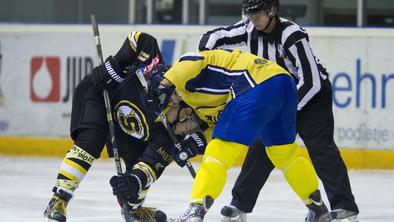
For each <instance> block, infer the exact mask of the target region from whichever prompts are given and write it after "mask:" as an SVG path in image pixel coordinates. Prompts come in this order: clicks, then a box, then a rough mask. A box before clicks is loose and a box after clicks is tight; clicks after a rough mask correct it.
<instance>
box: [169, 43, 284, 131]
mask: <svg viewBox="0 0 394 222" xmlns="http://www.w3.org/2000/svg"><path fill="white" fill-rule="evenodd" d="M281 74H286V75H290V74H289V73H288V72H287V71H286V70H285V69H283V68H281V67H280V66H279V65H277V64H275V63H273V62H272V61H270V60H266V59H263V58H261V57H258V56H255V55H252V54H250V53H242V52H240V51H239V50H233V51H228V50H210V51H202V52H195V53H188V54H185V55H183V56H182V57H181V58H180V59H179V61H178V62H177V63H175V64H174V65H173V67H172V68H171V69H170V70H168V71H167V72H166V74H165V78H166V79H168V80H169V81H170V82H171V83H172V84H174V85H175V87H176V89H177V91H178V92H179V93H180V94H181V95H182V98H183V100H184V101H185V102H186V103H187V104H189V105H190V106H191V107H193V108H194V109H195V110H196V112H197V114H198V115H199V117H200V118H201V119H202V120H204V121H205V122H207V123H208V124H209V126H210V127H213V126H214V125H215V123H216V121H217V119H218V117H219V115H220V113H221V112H222V110H223V109H224V107H225V105H226V104H227V103H228V102H229V101H230V100H231V99H233V98H235V97H237V96H239V95H241V94H242V93H244V92H245V91H247V90H248V89H250V88H253V87H254V86H256V85H258V84H259V83H261V82H264V81H266V80H268V79H270V78H271V77H273V76H276V75H281Z"/></svg>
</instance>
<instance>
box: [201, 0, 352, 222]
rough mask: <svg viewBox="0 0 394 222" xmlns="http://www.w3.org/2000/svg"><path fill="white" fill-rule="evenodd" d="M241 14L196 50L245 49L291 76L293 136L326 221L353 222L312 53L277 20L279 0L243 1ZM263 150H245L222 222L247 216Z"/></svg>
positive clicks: (299, 31) (303, 35) (328, 94)
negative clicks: (325, 206) (320, 188)
mask: <svg viewBox="0 0 394 222" xmlns="http://www.w3.org/2000/svg"><path fill="white" fill-rule="evenodd" d="M242 11H243V14H244V15H245V16H246V17H247V19H245V20H242V21H240V22H238V23H236V24H235V25H232V26H229V27H223V28H218V29H214V30H212V31H209V32H207V33H205V34H204V35H203V36H202V37H201V39H200V42H199V46H198V47H199V50H210V49H217V48H234V47H239V46H248V47H249V49H250V52H251V53H253V54H255V55H258V56H261V57H263V58H266V59H269V60H272V61H274V62H276V63H277V64H279V65H280V66H282V67H283V68H285V69H286V70H287V71H289V73H291V74H292V75H293V78H294V80H295V81H296V84H297V89H298V107H297V109H298V113H297V132H298V134H299V136H300V137H301V139H302V140H303V141H304V144H305V145H306V147H307V150H308V153H309V156H310V157H311V160H312V163H313V165H314V167H315V170H316V173H317V175H318V176H319V178H320V179H321V181H322V183H323V185H324V189H325V191H326V194H327V197H328V200H329V202H330V205H331V210H332V212H331V215H332V217H333V218H334V219H349V220H350V221H357V214H358V213H359V211H358V207H357V205H356V203H355V200H354V196H353V194H352V191H351V187H350V182H349V176H348V173H347V168H346V166H345V164H344V162H343V160H342V158H341V156H340V152H339V149H338V147H337V145H336V144H335V141H334V135H333V134H334V117H333V112H332V88H331V83H330V80H329V79H328V73H327V71H326V69H325V67H324V66H323V65H322V64H321V63H320V62H319V59H317V58H316V57H315V55H314V53H313V52H312V49H311V47H310V45H309V37H308V34H307V32H306V31H305V30H304V29H303V28H302V27H300V26H299V25H297V24H296V23H294V22H292V21H289V20H286V19H284V18H281V17H278V15H277V13H278V11H279V0H243V1H242ZM263 147H264V145H263V142H261V141H258V140H257V141H256V143H255V145H254V147H253V149H248V153H247V156H246V159H245V162H244V164H243V167H242V170H241V173H240V175H239V176H238V178H237V181H236V183H235V185H234V188H233V190H232V195H233V199H232V201H231V204H230V205H228V206H224V207H223V208H222V214H223V216H224V220H223V221H246V213H250V212H252V210H253V207H254V205H255V204H256V200H257V197H258V195H259V192H260V190H261V188H262V187H263V185H264V183H265V182H266V181H267V178H268V176H269V174H270V173H271V171H272V170H273V168H274V166H273V164H272V163H271V161H270V160H269V159H268V157H267V154H266V153H265V149H263ZM256 175H258V176H256ZM314 211H315V209H313V208H311V207H309V213H308V215H307V221H314V219H313V214H314V213H316V212H314Z"/></svg>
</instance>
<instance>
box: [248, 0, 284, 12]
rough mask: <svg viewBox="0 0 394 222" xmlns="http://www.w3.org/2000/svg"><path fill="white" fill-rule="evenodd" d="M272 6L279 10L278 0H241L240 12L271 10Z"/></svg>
mask: <svg viewBox="0 0 394 222" xmlns="http://www.w3.org/2000/svg"><path fill="white" fill-rule="evenodd" d="M274 6H275V7H276V9H277V10H279V0H242V12H243V13H245V14H250V13H254V12H258V11H271V10H272V8H273V7H274Z"/></svg>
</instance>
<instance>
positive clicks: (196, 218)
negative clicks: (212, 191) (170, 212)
mask: <svg viewBox="0 0 394 222" xmlns="http://www.w3.org/2000/svg"><path fill="white" fill-rule="evenodd" d="M213 201H214V200H213V198H212V197H210V196H206V197H205V198H204V201H203V204H199V203H191V204H190V205H189V208H187V210H186V211H185V212H184V213H183V214H182V215H181V216H179V217H178V218H177V219H171V220H170V221H169V222H202V221H203V220H204V216H205V214H206V213H207V211H208V209H209V208H210V207H211V206H212V204H213Z"/></svg>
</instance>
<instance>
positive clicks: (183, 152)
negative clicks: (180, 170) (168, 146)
mask: <svg viewBox="0 0 394 222" xmlns="http://www.w3.org/2000/svg"><path fill="white" fill-rule="evenodd" d="M206 146H207V141H206V140H205V137H204V134H203V133H201V132H196V133H192V134H190V135H187V136H186V137H185V138H184V139H183V140H182V141H181V142H179V143H177V144H175V147H174V149H173V153H172V157H173V159H174V161H175V162H176V163H177V164H178V165H179V166H181V167H184V166H185V165H186V162H187V160H188V159H190V158H192V157H194V156H196V155H198V154H204V152H205V148H206Z"/></svg>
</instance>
